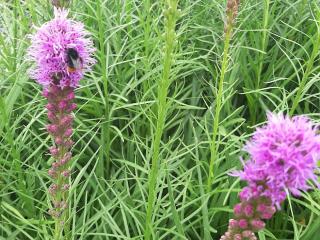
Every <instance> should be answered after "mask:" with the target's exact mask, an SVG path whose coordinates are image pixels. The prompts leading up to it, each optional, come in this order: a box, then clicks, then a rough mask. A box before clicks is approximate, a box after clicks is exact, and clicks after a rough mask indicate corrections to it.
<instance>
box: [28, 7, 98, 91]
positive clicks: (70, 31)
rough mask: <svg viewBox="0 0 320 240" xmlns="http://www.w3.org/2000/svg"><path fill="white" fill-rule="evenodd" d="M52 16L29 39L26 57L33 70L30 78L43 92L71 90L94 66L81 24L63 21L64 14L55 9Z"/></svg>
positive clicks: (61, 10) (90, 43)
mask: <svg viewBox="0 0 320 240" xmlns="http://www.w3.org/2000/svg"><path fill="white" fill-rule="evenodd" d="M54 13H55V18H54V19H53V20H51V21H49V22H47V23H45V24H44V25H42V26H41V27H40V28H38V29H37V32H36V34H34V35H33V36H32V37H31V43H32V44H31V47H30V48H29V51H28V55H29V58H30V59H31V60H32V61H34V62H36V66H35V67H34V68H33V69H32V70H31V71H30V75H31V77H33V78H35V79H36V80H37V81H38V83H40V84H41V85H43V86H44V87H46V88H47V87H49V86H50V84H54V85H57V86H60V87H61V88H63V87H73V88H74V87H77V86H78V84H79V80H80V79H81V78H82V77H83V74H84V72H86V71H88V70H89V69H90V66H91V65H92V64H93V63H94V60H93V58H92V57H91V55H92V53H93V51H94V48H93V43H92V41H91V40H90V39H89V38H88V36H89V33H88V32H87V31H85V30H84V26H83V24H82V23H80V22H76V21H73V20H71V19H68V18H67V15H68V11H66V10H63V9H57V8H55V10H54Z"/></svg>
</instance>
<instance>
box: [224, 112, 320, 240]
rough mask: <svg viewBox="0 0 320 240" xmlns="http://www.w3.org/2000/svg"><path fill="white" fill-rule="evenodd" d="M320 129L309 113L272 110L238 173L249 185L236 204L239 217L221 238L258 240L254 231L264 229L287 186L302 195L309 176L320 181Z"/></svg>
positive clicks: (236, 216) (252, 141) (249, 147)
mask: <svg viewBox="0 0 320 240" xmlns="http://www.w3.org/2000/svg"><path fill="white" fill-rule="evenodd" d="M317 131H318V127H316V126H315V125H314V124H313V123H312V122H311V121H310V120H309V119H308V118H306V117H302V116H297V117H293V118H289V117H288V116H284V115H283V114H272V113H269V114H268V123H267V124H266V125H265V126H263V127H261V128H258V129H257V130H256V132H255V133H254V134H253V137H252V140H251V141H250V142H249V143H248V144H247V145H246V147H245V150H246V151H247V152H248V153H249V154H250V157H251V158H250V160H249V161H248V162H246V163H245V165H244V170H243V171H241V172H237V173H236V174H234V175H235V176H239V177H240V178H241V179H242V180H245V181H246V182H247V183H248V186H246V187H245V188H243V190H242V191H241V192H240V193H239V197H240V201H241V203H239V204H237V205H235V207H234V215H235V219H234V220H232V221H230V222H229V227H228V231H227V232H226V233H225V234H224V235H223V236H222V237H221V238H220V240H229V239H249V240H256V239H257V237H256V236H255V234H254V232H257V231H260V230H262V229H263V228H264V227H265V225H266V224H265V222H264V221H263V220H265V219H271V218H272V216H273V215H274V214H275V212H276V207H278V208H280V204H281V202H282V201H284V200H285V198H286V190H288V192H289V193H292V194H293V195H299V194H300V193H301V191H306V190H308V189H309V186H308V181H309V180H310V181H312V182H314V183H315V184H316V185H318V181H317V176H316V174H315V172H316V170H318V167H317V161H318V159H319V157H320V138H319V136H318V135H317ZM318 186H319V185H318ZM235 223H237V224H235ZM240 233H241V237H242V238H240V237H239V236H240V235H239V234H240Z"/></svg>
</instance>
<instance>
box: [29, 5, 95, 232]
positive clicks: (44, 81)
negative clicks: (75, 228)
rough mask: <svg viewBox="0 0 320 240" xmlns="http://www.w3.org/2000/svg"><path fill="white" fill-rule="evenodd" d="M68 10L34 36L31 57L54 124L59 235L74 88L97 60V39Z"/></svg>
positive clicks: (53, 175)
mask: <svg viewBox="0 0 320 240" xmlns="http://www.w3.org/2000/svg"><path fill="white" fill-rule="evenodd" d="M67 14H68V12H67V11H66V10H63V9H55V18H54V19H53V20H51V21H49V22H47V23H45V24H44V25H43V26H42V27H40V28H38V31H37V32H36V33H35V35H33V36H32V37H31V40H32V45H31V47H30V48H29V57H30V58H31V60H32V61H34V62H35V63H36V65H35V67H34V69H33V70H32V71H31V77H34V78H35V79H36V80H37V82H38V83H40V84H41V85H42V86H43V87H44V91H43V96H44V97H46V98H47V99H48V104H47V110H48V119H49V121H50V124H49V125H48V126H47V131H48V132H49V134H50V135H51V136H52V138H53V142H54V145H53V146H52V147H51V148H50V154H51V156H52V157H53V159H54V162H53V163H52V167H51V168H50V169H49V171H48V175H49V176H50V177H51V178H52V179H53V183H52V184H51V186H50V187H49V193H50V195H51V197H52V202H53V206H54V208H53V209H51V210H50V211H49V213H50V214H51V215H52V216H53V217H54V218H56V219H57V221H56V224H58V225H56V233H55V234H56V235H55V236H57V238H59V237H60V236H61V231H62V230H61V229H62V227H61V226H60V225H59V224H62V223H65V221H66V220H67V219H66V214H64V212H65V209H66V208H67V207H68V204H67V200H68V190H69V188H70V185H69V176H70V171H71V170H70V166H71V164H70V161H71V158H72V154H71V151H70V149H71V147H72V145H73V141H72V140H71V136H72V133H73V130H72V122H73V116H72V111H73V110H75V108H76V104H75V103H74V102H73V101H74V98H75V94H74V89H75V87H77V86H78V84H79V80H80V79H81V78H82V77H83V74H84V72H85V71H87V70H89V69H90V66H91V65H92V64H93V63H94V60H93V59H92V57H91V55H92V53H93V51H94V49H93V43H92V41H91V40H90V39H89V38H88V37H89V34H88V33H87V32H86V31H85V30H84V27H83V24H81V23H78V22H75V21H73V20H70V19H67Z"/></svg>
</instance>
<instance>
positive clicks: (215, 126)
mask: <svg viewBox="0 0 320 240" xmlns="http://www.w3.org/2000/svg"><path fill="white" fill-rule="evenodd" d="M231 33H232V28H231V27H229V28H228V29H227V32H226V36H225V40H224V50H223V60H222V68H221V74H220V80H219V85H218V93H217V98H216V107H215V111H214V120H213V133H212V141H211V146H210V152H211V158H210V167H209V178H208V186H207V189H208V192H210V191H211V185H212V180H213V175H214V171H213V170H214V169H213V166H214V164H215V160H216V159H217V148H218V145H219V144H218V142H217V136H218V129H219V118H220V111H221V105H222V98H223V85H224V78H225V74H226V72H227V68H228V53H229V48H230V40H231Z"/></svg>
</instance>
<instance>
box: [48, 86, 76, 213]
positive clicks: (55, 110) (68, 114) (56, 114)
mask: <svg viewBox="0 0 320 240" xmlns="http://www.w3.org/2000/svg"><path fill="white" fill-rule="evenodd" d="M43 96H44V97H46V98H47V99H48V104H47V110H48V119H49V121H50V124H49V125H48V126H47V131H48V132H49V134H50V135H51V136H52V137H53V139H54V146H52V147H51V148H50V154H51V156H52V157H53V159H54V162H53V163H52V166H51V168H50V169H49V170H48V174H49V176H50V177H51V178H52V179H53V181H54V183H52V184H51V186H50V187H49V193H50V195H51V196H52V199H53V205H54V209H51V210H50V212H49V213H50V214H51V215H52V216H53V217H60V216H61V214H62V212H63V211H64V210H65V208H66V206H67V204H66V202H65V196H66V194H67V191H68V190H69V188H70V186H69V184H68V178H69V176H70V170H69V165H70V161H71V158H72V154H71V152H70V149H71V147H72V146H73V144H74V143H73V141H72V140H71V136H72V132H73V131H72V123H73V116H72V111H73V110H75V108H76V104H75V103H74V102H73V100H74V98H75V95H74V89H73V88H71V87H65V88H61V87H59V86H56V85H53V84H52V85H51V86H50V87H49V88H48V89H45V90H44V92H43Z"/></svg>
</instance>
